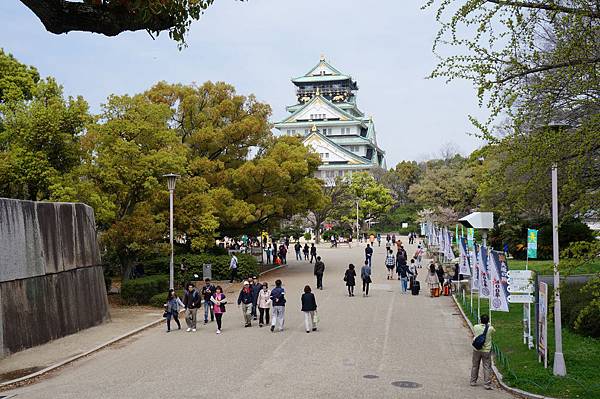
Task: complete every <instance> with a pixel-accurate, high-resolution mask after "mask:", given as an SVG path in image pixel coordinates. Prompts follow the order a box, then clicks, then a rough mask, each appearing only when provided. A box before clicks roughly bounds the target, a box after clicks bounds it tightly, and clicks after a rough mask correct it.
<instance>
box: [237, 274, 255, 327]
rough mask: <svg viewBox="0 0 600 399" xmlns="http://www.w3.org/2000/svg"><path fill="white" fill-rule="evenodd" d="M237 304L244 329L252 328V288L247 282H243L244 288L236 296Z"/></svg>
mask: <svg viewBox="0 0 600 399" xmlns="http://www.w3.org/2000/svg"><path fill="white" fill-rule="evenodd" d="M237 304H238V306H241V308H242V314H243V316H244V322H245V324H244V327H252V288H251V287H250V283H249V282H248V281H244V286H243V287H242V289H241V290H240V294H239V295H238V300H237Z"/></svg>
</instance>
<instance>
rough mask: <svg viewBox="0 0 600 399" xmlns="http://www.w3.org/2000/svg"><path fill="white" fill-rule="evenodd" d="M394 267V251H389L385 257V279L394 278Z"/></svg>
mask: <svg viewBox="0 0 600 399" xmlns="http://www.w3.org/2000/svg"><path fill="white" fill-rule="evenodd" d="M395 266H396V257H395V256H394V251H392V250H391V249H390V250H388V251H387V255H386V256H385V268H386V269H387V279H388V280H392V279H393V278H394V267H395Z"/></svg>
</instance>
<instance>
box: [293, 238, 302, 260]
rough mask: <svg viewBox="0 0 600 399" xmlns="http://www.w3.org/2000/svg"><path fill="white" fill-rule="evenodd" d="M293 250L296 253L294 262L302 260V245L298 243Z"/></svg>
mask: <svg viewBox="0 0 600 399" xmlns="http://www.w3.org/2000/svg"><path fill="white" fill-rule="evenodd" d="M294 250H295V251H296V260H302V253H301V252H302V245H300V242H299V241H296V243H295V244H294Z"/></svg>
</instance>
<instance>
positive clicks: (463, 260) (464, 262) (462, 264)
mask: <svg viewBox="0 0 600 399" xmlns="http://www.w3.org/2000/svg"><path fill="white" fill-rule="evenodd" d="M458 249H459V252H460V261H459V263H458V272H459V273H460V274H462V275H463V276H470V275H471V268H470V265H469V258H468V256H467V240H466V239H465V238H464V237H461V238H460V247H459V248H458ZM471 288H472V287H471Z"/></svg>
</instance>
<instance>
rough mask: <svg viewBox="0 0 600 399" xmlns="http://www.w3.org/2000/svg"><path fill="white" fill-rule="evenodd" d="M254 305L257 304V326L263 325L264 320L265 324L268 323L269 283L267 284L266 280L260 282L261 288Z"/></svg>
mask: <svg viewBox="0 0 600 399" xmlns="http://www.w3.org/2000/svg"><path fill="white" fill-rule="evenodd" d="M256 305H257V306H258V312H259V317H258V326H259V327H262V326H264V325H265V323H264V322H265V321H266V324H269V322H270V317H269V311H270V310H271V290H270V289H269V284H267V283H266V282H265V283H263V284H262V289H261V290H260V292H259V293H258V299H257V301H256Z"/></svg>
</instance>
